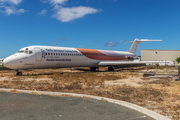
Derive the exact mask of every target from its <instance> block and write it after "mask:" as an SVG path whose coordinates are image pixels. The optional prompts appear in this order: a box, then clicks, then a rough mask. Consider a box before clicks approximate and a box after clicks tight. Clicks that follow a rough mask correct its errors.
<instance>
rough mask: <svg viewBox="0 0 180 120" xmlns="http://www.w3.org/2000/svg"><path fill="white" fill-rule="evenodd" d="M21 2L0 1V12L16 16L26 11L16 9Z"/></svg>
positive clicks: (17, 0) (12, 0)
mask: <svg viewBox="0 0 180 120" xmlns="http://www.w3.org/2000/svg"><path fill="white" fill-rule="evenodd" d="M21 2H22V0H0V12H1V13H5V14H6V15H11V14H16V15H19V14H21V13H24V12H25V11H27V10H24V9H22V8H21V9H17V8H16V6H17V5H19V4H20V3H21Z"/></svg>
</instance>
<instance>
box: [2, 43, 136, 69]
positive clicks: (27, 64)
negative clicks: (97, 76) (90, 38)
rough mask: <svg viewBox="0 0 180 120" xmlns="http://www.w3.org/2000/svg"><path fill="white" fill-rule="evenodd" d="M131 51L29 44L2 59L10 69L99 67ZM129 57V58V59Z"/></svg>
mask: <svg viewBox="0 0 180 120" xmlns="http://www.w3.org/2000/svg"><path fill="white" fill-rule="evenodd" d="M133 57H135V54H133V53H131V52H121V51H108V50H95V49H80V48H66V47H51V46H29V47H25V48H22V49H21V50H19V52H18V53H15V54H14V55H11V56H9V57H7V58H6V59H4V61H3V64H4V66H5V67H8V68H10V69H16V70H18V69H44V68H67V67H100V66H99V65H98V63H99V62H101V61H129V60H132V58H133ZM129 58H130V59H129Z"/></svg>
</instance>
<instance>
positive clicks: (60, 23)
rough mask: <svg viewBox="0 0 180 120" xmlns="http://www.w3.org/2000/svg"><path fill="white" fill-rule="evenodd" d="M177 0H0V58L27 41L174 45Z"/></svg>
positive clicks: (178, 27) (111, 46)
mask: <svg viewBox="0 0 180 120" xmlns="http://www.w3.org/2000/svg"><path fill="white" fill-rule="evenodd" d="M179 6H180V0H0V58H6V57H8V56H10V55H12V54H14V53H16V52H17V51H18V50H19V49H21V48H23V47H26V46H31V45H47V46H55V45H56V44H57V46H59V47H74V48H88V49H102V50H116V51H127V50H129V49H130V47H131V44H125V43H126V42H129V41H133V40H134V39H135V38H138V39H152V40H153V39H158V40H163V41H162V42H144V43H141V44H140V46H139V48H138V51H137V53H136V54H137V55H140V54H141V49H163V50H180V48H179V45H180V44H179V43H180V7H179Z"/></svg>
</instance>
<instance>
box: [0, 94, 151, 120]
mask: <svg viewBox="0 0 180 120" xmlns="http://www.w3.org/2000/svg"><path fill="white" fill-rule="evenodd" d="M93 119H94V120H153V119H152V118H150V117H148V116H147V115H144V114H142V113H139V112H137V111H135V110H131V109H128V108H126V107H123V106H120V105H117V104H113V103H110V102H106V101H102V100H95V99H89V98H78V97H54V96H46V95H32V94H25V93H8V92H0V120H93Z"/></svg>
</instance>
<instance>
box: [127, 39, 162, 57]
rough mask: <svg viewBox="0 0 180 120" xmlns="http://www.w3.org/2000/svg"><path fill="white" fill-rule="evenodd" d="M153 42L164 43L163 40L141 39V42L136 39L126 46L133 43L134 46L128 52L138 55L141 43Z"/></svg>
mask: <svg viewBox="0 0 180 120" xmlns="http://www.w3.org/2000/svg"><path fill="white" fill-rule="evenodd" d="M151 41H153V42H154V41H162V40H148V39H141V40H139V39H135V40H134V41H131V42H127V43H126V44H128V43H133V44H132V46H131V48H130V49H129V50H128V51H129V52H131V53H133V54H136V51H137V49H138V47H139V44H140V43H141V42H151Z"/></svg>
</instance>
